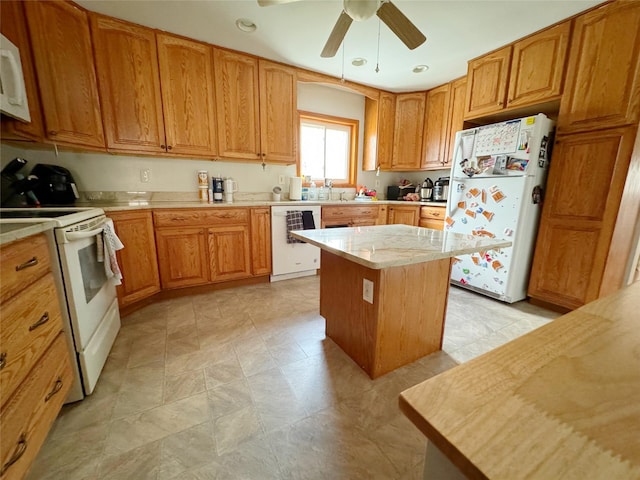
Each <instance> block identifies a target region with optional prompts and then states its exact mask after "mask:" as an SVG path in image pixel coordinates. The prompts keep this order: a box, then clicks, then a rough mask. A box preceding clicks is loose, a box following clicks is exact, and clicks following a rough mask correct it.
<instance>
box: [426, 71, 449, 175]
mask: <svg viewBox="0 0 640 480" xmlns="http://www.w3.org/2000/svg"><path fill="white" fill-rule="evenodd" d="M450 91H451V88H450V85H449V84H448V83H447V84H445V85H442V86H440V87H438V88H434V89H433V90H429V91H428V92H427V104H426V115H425V119H424V137H423V144H422V163H421V165H420V167H421V168H423V169H425V170H429V169H432V170H439V169H442V167H443V165H444V161H445V155H446V153H447V129H448V127H449V124H448V120H449V112H450Z"/></svg>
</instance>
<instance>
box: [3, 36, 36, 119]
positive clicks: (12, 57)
mask: <svg viewBox="0 0 640 480" xmlns="http://www.w3.org/2000/svg"><path fill="white" fill-rule="evenodd" d="M0 111H2V113H4V114H6V115H9V116H10V117H13V118H17V119H18V120H23V121H25V122H30V121H31V115H29V104H28V103H27V93H26V90H25V88H24V75H23V73H22V64H21V63H20V51H19V50H18V47H16V46H15V45H14V44H13V43H11V41H10V40H9V39H8V38H7V37H5V36H4V35H0Z"/></svg>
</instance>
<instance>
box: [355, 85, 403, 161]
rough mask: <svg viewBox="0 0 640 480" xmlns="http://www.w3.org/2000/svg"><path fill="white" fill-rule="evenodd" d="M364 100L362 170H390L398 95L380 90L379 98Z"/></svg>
mask: <svg viewBox="0 0 640 480" xmlns="http://www.w3.org/2000/svg"><path fill="white" fill-rule="evenodd" d="M364 100H365V104H364V148H363V149H364V151H363V156H362V170H365V171H371V170H376V169H377V168H380V169H382V170H389V169H390V168H391V160H392V155H393V127H394V123H395V113H396V96H395V95H394V94H393V93H388V92H380V95H379V97H378V98H377V99H375V98H369V97H365V99H364Z"/></svg>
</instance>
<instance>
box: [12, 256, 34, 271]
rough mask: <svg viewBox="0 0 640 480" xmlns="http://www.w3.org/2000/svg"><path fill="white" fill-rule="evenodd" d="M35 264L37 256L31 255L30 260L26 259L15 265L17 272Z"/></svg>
mask: <svg viewBox="0 0 640 480" xmlns="http://www.w3.org/2000/svg"><path fill="white" fill-rule="evenodd" d="M37 264H38V257H33V258H32V259H31V260H27V261H26V262H24V263H21V264H20V265H18V266H17V267H16V272H19V271H20V270H24V269H25V268H29V267H33V266H34V265H37Z"/></svg>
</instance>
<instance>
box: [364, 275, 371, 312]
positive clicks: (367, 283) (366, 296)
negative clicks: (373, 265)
mask: <svg viewBox="0 0 640 480" xmlns="http://www.w3.org/2000/svg"><path fill="white" fill-rule="evenodd" d="M362 298H363V300H364V301H365V302H369V303H370V304H372V305H373V282H372V281H371V280H367V279H366V278H363V279H362Z"/></svg>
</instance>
